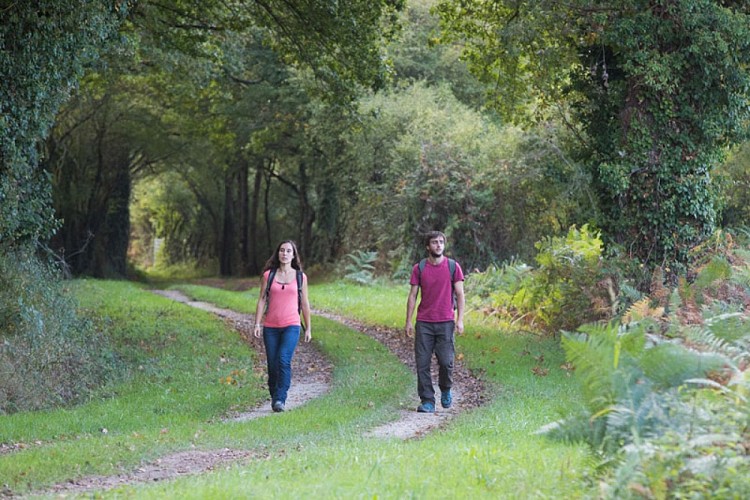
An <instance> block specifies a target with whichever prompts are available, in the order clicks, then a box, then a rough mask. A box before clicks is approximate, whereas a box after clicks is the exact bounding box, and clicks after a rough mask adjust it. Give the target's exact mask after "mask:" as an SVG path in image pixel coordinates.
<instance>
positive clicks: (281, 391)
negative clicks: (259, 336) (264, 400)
mask: <svg viewBox="0 0 750 500" xmlns="http://www.w3.org/2000/svg"><path fill="white" fill-rule="evenodd" d="M299 330H300V326H299V325H292V326H285V327H283V328H274V327H271V326H264V327H263V343H264V344H265V346H266V360H267V361H268V392H269V393H270V394H271V401H280V402H282V403H286V394H287V392H288V391H289V386H290V385H291V384H292V356H294V349H295V348H296V347H297V342H299Z"/></svg>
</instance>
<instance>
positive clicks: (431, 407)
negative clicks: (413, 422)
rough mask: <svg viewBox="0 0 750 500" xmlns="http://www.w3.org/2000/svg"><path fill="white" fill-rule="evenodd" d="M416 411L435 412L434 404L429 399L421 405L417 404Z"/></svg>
mask: <svg viewBox="0 0 750 500" xmlns="http://www.w3.org/2000/svg"><path fill="white" fill-rule="evenodd" d="M417 411H418V412H419V413H435V405H434V404H432V403H430V402H429V401H425V402H424V403H422V404H421V405H419V406H417Z"/></svg>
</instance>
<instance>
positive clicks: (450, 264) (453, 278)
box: [448, 257, 456, 283]
mask: <svg viewBox="0 0 750 500" xmlns="http://www.w3.org/2000/svg"><path fill="white" fill-rule="evenodd" d="M448 269H450V271H451V283H455V282H456V261H455V260H453V259H451V258H450V257H448Z"/></svg>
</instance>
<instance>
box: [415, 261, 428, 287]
mask: <svg viewBox="0 0 750 500" xmlns="http://www.w3.org/2000/svg"><path fill="white" fill-rule="evenodd" d="M426 265H427V259H422V260H420V261H419V266H417V269H418V270H419V273H418V276H419V285H420V286H422V271H424V266H426Z"/></svg>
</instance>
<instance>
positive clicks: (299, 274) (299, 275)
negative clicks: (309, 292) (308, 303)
mask: <svg viewBox="0 0 750 500" xmlns="http://www.w3.org/2000/svg"><path fill="white" fill-rule="evenodd" d="M297 312H302V271H300V270H299V269H297Z"/></svg>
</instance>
